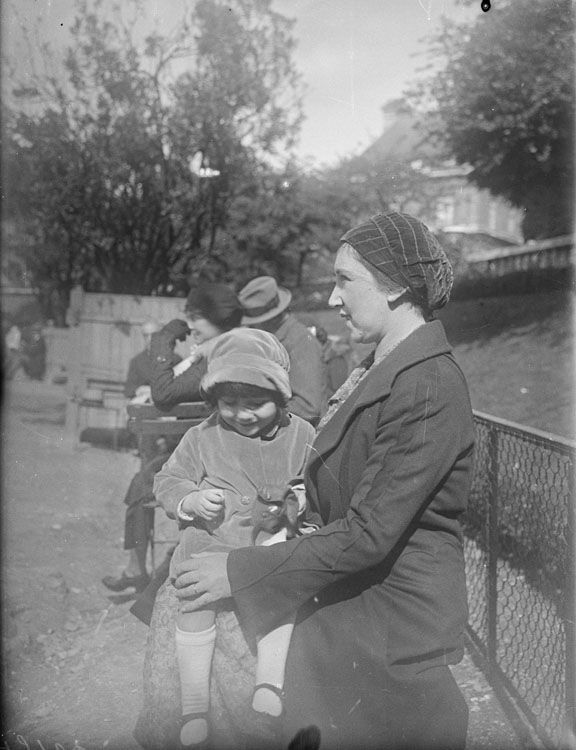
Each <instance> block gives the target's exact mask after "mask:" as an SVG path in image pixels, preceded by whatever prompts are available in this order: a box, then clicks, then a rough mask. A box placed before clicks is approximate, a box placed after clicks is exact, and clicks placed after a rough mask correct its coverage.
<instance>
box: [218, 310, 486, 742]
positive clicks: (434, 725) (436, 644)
mask: <svg viewBox="0 0 576 750" xmlns="http://www.w3.org/2000/svg"><path fill="white" fill-rule="evenodd" d="M473 441H474V434H473V421H472V412H471V407H470V401H469V396H468V390H467V386H466V383H465V380H464V377H463V375H462V373H461V371H460V369H459V367H458V365H457V364H456V362H455V360H454V359H453V357H452V355H451V354H450V346H449V344H448V343H447V341H446V338H445V335H444V331H443V328H442V324H441V323H440V322H438V321H435V322H432V323H429V324H426V325H424V326H422V327H421V328H419V329H417V330H416V331H415V332H413V333H412V334H411V335H410V336H409V337H408V338H407V339H406V340H405V341H404V342H402V343H401V344H400V345H399V346H398V347H397V348H396V349H395V350H394V351H393V352H392V353H391V354H389V355H388V357H386V358H385V359H384V360H383V361H381V362H380V363H377V364H375V365H374V366H373V368H372V369H371V370H370V371H369V373H368V375H367V376H366V377H365V378H364V379H363V380H362V381H361V383H360V384H359V386H358V387H357V388H356V390H355V391H354V392H353V393H352V394H351V395H350V397H349V398H348V400H347V401H346V402H345V403H344V404H343V405H342V406H341V408H340V409H339V410H338V411H337V412H336V414H335V415H334V416H333V417H332V419H331V420H330V421H329V422H328V423H327V424H326V425H325V427H324V428H323V429H322V430H321V432H320V433H319V435H318V436H317V438H316V441H315V443H314V446H313V450H312V454H311V458H310V461H309V463H308V467H307V470H306V488H307V496H308V500H309V503H310V505H311V507H312V510H313V511H317V512H318V513H319V514H320V515H321V517H322V520H323V522H324V523H325V524H329V525H328V526H326V527H325V528H322V529H320V530H319V531H318V532H316V533H314V534H312V535H310V536H308V537H304V538H300V539H296V540H293V541H290V542H287V543H284V544H277V545H274V546H271V547H265V548H256V549H244V550H236V551H234V552H232V553H231V554H230V556H229V558H228V575H229V578H230V582H231V586H232V593H233V596H234V598H235V601H236V604H237V607H238V612H239V617H240V622H241V624H242V625H243V627H244V629H245V632H247V633H248V635H249V636H250V637H257V636H260V635H262V634H264V633H266V632H268V631H269V630H271V629H272V628H274V627H275V626H276V625H277V624H278V623H280V622H281V621H282V620H283V619H284V618H285V617H287V616H289V615H293V614H297V615H298V620H297V625H296V628H295V631H294V635H293V639H292V643H291V647H290V653H289V658H288V664H287V674H286V682H285V691H286V698H285V708H286V714H285V731H286V737H287V738H289V737H292V736H294V734H295V732H296V731H297V730H298V729H300V728H301V727H304V726H307V725H309V724H316V725H317V726H319V727H320V730H321V732H322V748H323V750H333V749H334V748H342V750H344V749H345V748H346V750H354V749H355V748H357V749H358V750H369V749H371V748H372V749H375V748H378V750H383V749H384V748H386V749H388V748H393V750H398V748H411V750H414V748H422V749H426V750H429V749H430V748H435V749H436V748H437V749H438V750H439V749H440V748H441V749H442V750H448V748H463V747H464V742H465V735H466V723H467V708H466V704H465V702H464V699H463V698H462V696H461V694H460V692H459V690H458V689H457V686H456V684H455V682H454V680H453V678H452V676H451V674H450V672H449V669H448V667H447V665H448V664H454V663H457V662H458V661H460V659H461V658H462V654H463V634H464V627H465V624H466V620H467V602H466V586H465V573H464V561H463V549H462V539H461V530H460V525H459V520H458V518H459V516H460V514H461V513H462V512H463V511H464V510H465V508H466V502H467V497H468V493H469V484H470V476H471V468H472V451H473Z"/></svg>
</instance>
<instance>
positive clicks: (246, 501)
mask: <svg viewBox="0 0 576 750" xmlns="http://www.w3.org/2000/svg"><path fill="white" fill-rule="evenodd" d="M240 502H241V503H242V505H248V504H249V503H250V498H249V497H248V496H247V495H242V497H241V498H240Z"/></svg>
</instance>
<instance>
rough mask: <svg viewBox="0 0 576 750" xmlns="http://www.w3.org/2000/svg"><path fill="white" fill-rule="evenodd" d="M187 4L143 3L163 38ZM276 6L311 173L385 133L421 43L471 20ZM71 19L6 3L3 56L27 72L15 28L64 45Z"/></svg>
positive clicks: (435, 0) (400, 3)
mask: <svg viewBox="0 0 576 750" xmlns="http://www.w3.org/2000/svg"><path fill="white" fill-rule="evenodd" d="M190 2H191V0H143V3H144V5H145V6H146V8H147V11H149V15H150V18H151V19H153V20H152V21H151V23H153V24H154V25H155V26H157V28H158V31H160V32H161V33H162V32H168V31H169V30H170V29H171V28H173V26H174V24H175V23H176V22H177V19H178V18H179V17H180V16H181V14H182V9H183V7H185V5H187V4H189V3H190ZM477 4H478V8H477V9H476V11H477V12H478V13H481V10H480V0H478V3H477ZM273 7H274V9H275V10H277V11H278V12H280V13H282V14H283V15H285V16H287V17H289V18H293V19H295V26H294V36H295V38H296V41H297V48H296V52H295V55H294V62H295V65H296V67H297V69H298V70H299V71H300V73H301V75H302V79H303V82H304V84H305V87H306V89H305V91H306V93H305V97H304V115H305V120H304V123H303V126H302V130H301V136H300V142H299V145H298V148H297V154H298V156H299V157H300V158H302V159H303V160H306V161H307V163H309V164H310V165H311V166H324V165H329V164H333V163H335V162H337V161H338V160H339V159H340V158H341V157H343V156H349V155H351V154H353V153H358V151H361V150H362V149H363V148H365V147H367V146H368V145H369V144H370V143H371V142H372V141H374V140H375V139H376V138H377V137H378V136H379V135H380V133H381V132H382V129H383V117H382V111H381V108H382V106H383V105H384V104H385V103H386V102H387V101H389V100H391V99H395V98H398V97H399V96H401V95H402V92H403V91H404V90H405V88H406V87H407V86H408V85H409V84H410V83H411V82H413V81H414V80H415V79H416V78H417V77H418V75H419V73H418V70H419V69H421V68H423V67H424V66H425V65H426V63H427V62H428V58H427V57H426V51H427V49H428V43H427V42H426V38H427V37H428V36H429V35H430V34H431V33H432V32H434V31H435V30H436V29H437V28H438V25H439V23H440V20H441V17H442V15H445V16H448V17H451V18H454V19H455V20H458V19H459V18H462V17H463V16H464V14H467V17H468V18H469V17H470V13H471V10H470V8H468V9H465V8H463V7H462V6H461V5H459V4H458V3H457V0H273ZM14 8H16V9H17V10H14ZM472 11H473V9H472ZM73 18H74V2H73V0H11V2H4V3H3V4H2V28H3V37H2V49H3V54H4V55H8V56H9V57H12V58H13V59H16V60H17V61H18V64H19V66H20V65H26V56H25V52H24V47H23V45H21V44H20V43H19V33H18V25H19V22H20V21H24V22H25V23H27V24H28V25H32V24H33V22H34V21H35V20H36V19H41V23H40V25H39V29H40V36H39V38H38V39H37V40H36V43H37V44H41V43H42V42H43V41H45V40H49V41H50V42H51V43H52V44H54V45H55V46H58V45H60V46H63V45H64V44H65V42H66V39H67V34H66V30H67V27H69V26H70V24H71V22H72V20H73Z"/></svg>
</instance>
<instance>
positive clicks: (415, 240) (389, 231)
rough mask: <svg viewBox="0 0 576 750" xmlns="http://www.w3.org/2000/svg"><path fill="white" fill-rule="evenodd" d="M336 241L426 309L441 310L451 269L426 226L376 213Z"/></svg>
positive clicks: (451, 278) (404, 216) (393, 214)
mask: <svg viewBox="0 0 576 750" xmlns="http://www.w3.org/2000/svg"><path fill="white" fill-rule="evenodd" d="M340 242H346V243H348V244H349V245H351V246H352V247H353V248H354V250H356V252H357V253H359V254H360V255H361V256H362V257H363V258H365V259H366V260H367V261H368V262H369V263H371V264H372V265H373V266H375V267H376V268H378V269H379V270H380V271H382V273H384V274H386V276H388V278H390V279H392V280H393V281H395V282H396V283H397V284H399V285H400V286H403V287H407V288H408V289H410V291H411V292H412V294H413V295H414V296H415V297H416V298H417V299H418V300H419V301H420V302H421V303H422V304H423V306H424V307H426V308H427V309H429V310H437V309H438V308H440V307H443V306H444V305H445V304H446V302H448V299H449V298H450V291H451V289H452V283H453V281H454V275H453V273H452V266H451V265H450V261H449V260H448V258H447V257H446V253H445V252H444V250H442V248H441V247H440V244H439V243H438V240H437V239H436V238H435V237H434V235H433V234H432V232H431V231H430V230H429V229H428V227H427V226H426V225H425V224H423V223H422V222H421V221H419V220H418V219H416V218H414V217H413V216H410V215H409V214H401V213H397V212H396V211H393V212H391V213H387V214H376V216H373V217H372V218H371V219H369V220H368V221H367V222H366V223H365V224H360V226H358V227H355V228H354V229H350V230H349V231H348V232H346V234H345V235H343V236H342V237H341V238H340Z"/></svg>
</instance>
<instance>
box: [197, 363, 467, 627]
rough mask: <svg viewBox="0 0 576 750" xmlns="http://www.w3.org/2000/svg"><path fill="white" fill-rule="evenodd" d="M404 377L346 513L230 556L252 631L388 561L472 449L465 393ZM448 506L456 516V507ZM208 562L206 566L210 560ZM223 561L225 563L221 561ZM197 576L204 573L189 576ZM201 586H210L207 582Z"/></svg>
mask: <svg viewBox="0 0 576 750" xmlns="http://www.w3.org/2000/svg"><path fill="white" fill-rule="evenodd" d="M402 379H403V385H402V388H401V389H398V388H394V389H393V393H392V396H391V398H390V400H389V401H388V404H387V407H386V409H385V410H383V415H382V417H381V423H380V425H379V428H378V431H377V435H376V438H375V441H374V443H373V445H372V446H371V447H370V450H369V454H368V456H367V460H366V464H365V468H364V471H363V474H362V478H361V480H360V482H359V484H358V486H357V487H356V490H355V492H354V495H353V497H352V499H351V504H350V508H349V510H348V512H347V514H346V516H345V517H344V518H342V519H341V520H338V521H335V522H333V523H331V524H329V525H328V526H325V527H324V528H321V529H319V530H318V531H317V532H315V533H314V534H311V535H309V536H305V537H300V538H298V539H295V540H291V541H289V542H285V543H282V544H277V545H275V546H273V547H262V548H261V547H258V548H245V549H241V550H235V551H234V552H232V553H230V555H229V556H228V559H227V561H226V562H227V576H228V578H229V581H230V589H231V591H232V594H233V596H234V597H235V599H236V603H237V606H238V610H239V614H240V616H241V618H242V622H243V625H244V626H245V627H247V628H248V631H249V632H251V633H252V634H254V635H259V634H261V633H264V632H268V631H269V630H270V629H271V628H273V627H274V626H275V624H276V623H277V622H279V621H280V620H281V619H282V618H284V617H286V616H288V615H290V614H293V613H294V612H295V611H296V610H297V609H298V608H299V607H300V606H301V605H302V604H304V603H305V602H306V601H308V600H309V599H311V598H312V597H313V596H315V595H316V594H318V593H319V592H320V591H321V590H322V589H323V588H325V587H326V586H328V585H329V584H332V583H335V582H337V581H339V580H342V579H344V578H346V577H348V576H351V575H354V574H356V573H359V572H362V571H364V570H367V569H369V568H372V567H374V566H375V565H377V564H379V563H381V562H382V561H383V560H385V558H386V557H387V555H388V554H389V553H390V552H391V551H392V550H393V549H394V548H395V546H396V545H397V544H398V542H399V541H400V540H401V538H402V536H403V535H404V534H405V532H406V531H407V530H408V528H409V527H410V526H411V524H413V523H414V521H415V520H417V519H419V517H420V516H421V514H422V513H423V512H424V510H425V509H426V507H427V505H428V504H429V503H430V501H431V499H432V498H433V497H434V495H435V489H436V488H437V487H438V486H439V485H440V484H441V483H442V480H443V478H444V477H445V476H446V475H447V474H448V473H449V472H450V470H451V469H452V468H453V466H454V464H455V462H456V460H457V458H458V453H459V452H460V451H462V450H463V446H466V449H467V450H468V451H471V449H472V444H471V439H469V437H468V434H469V432H470V426H469V421H470V424H471V418H470V420H468V419H467V417H466V413H465V411H463V409H465V408H466V403H465V402H463V399H462V398H459V397H458V394H456V393H453V392H451V389H449V388H445V389H442V390H440V389H439V387H438V385H437V383H435V382H434V381H432V382H427V381H426V379H423V380H422V381H418V380H417V379H416V378H415V377H414V375H413V374H412V375H411V374H410V372H409V373H408V374H406V375H405V376H404V377H403V378H402ZM466 401H467V396H466ZM468 408H469V407H468ZM456 502H460V499H459V498H458V499H456ZM458 510H460V508H458ZM447 512H448V513H452V515H453V514H454V508H449V509H447ZM201 562H202V567H203V568H204V570H206V569H207V568H208V567H209V566H208V565H207V564H206V559H205V558H204V559H203V560H202V561H201ZM217 564H218V566H219V567H220V569H221V564H222V560H218V561H217ZM201 574H202V575H203V574H204V573H203V572H202V571H201ZM192 575H198V573H197V572H194V574H192V573H191V574H190V576H189V577H188V579H187V580H188V582H192V581H191V579H192ZM211 575H212V576H213V574H212V573H211ZM183 580H184V579H183ZM198 580H199V579H198ZM198 590H200V591H207V590H209V588H208V586H205V585H204V584H203V582H201V583H200V585H199V586H198ZM202 601H203V603H204V604H205V603H206V601H207V600H206V599H204V600H202V597H200V598H199V600H198V603H201V602H202Z"/></svg>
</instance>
